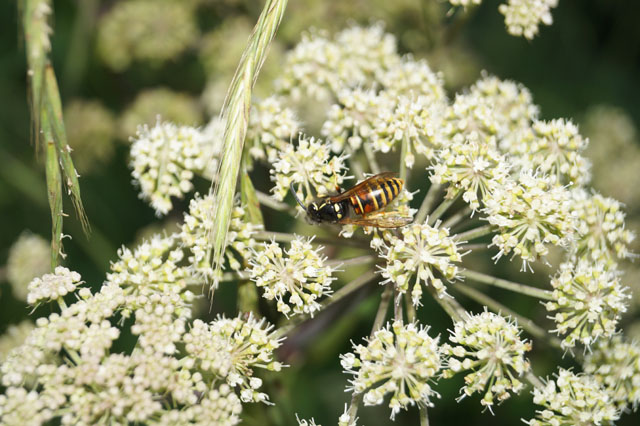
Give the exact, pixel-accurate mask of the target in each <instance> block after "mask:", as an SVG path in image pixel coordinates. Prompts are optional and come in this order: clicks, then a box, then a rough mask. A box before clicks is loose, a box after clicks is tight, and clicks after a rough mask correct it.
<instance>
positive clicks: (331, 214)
mask: <svg viewBox="0 0 640 426" xmlns="http://www.w3.org/2000/svg"><path fill="white" fill-rule="evenodd" d="M343 204H344V203H343V202H338V203H334V202H331V201H330V200H328V199H326V200H322V201H315V202H313V203H311V204H309V206H308V207H307V214H308V215H309V218H310V219H311V220H313V221H315V222H337V221H339V220H340V219H342V218H344V216H345V214H346V213H345V206H344V205H343Z"/></svg>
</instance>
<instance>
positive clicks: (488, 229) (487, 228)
mask: <svg viewBox="0 0 640 426" xmlns="http://www.w3.org/2000/svg"><path fill="white" fill-rule="evenodd" d="M495 229H496V228H495V227H494V226H493V225H484V226H480V227H478V228H474V229H470V230H469V231H465V232H461V233H459V234H456V238H457V240H458V241H459V242H463V241H471V240H475V239H476V238H480V237H484V236H485V235H489V234H491V233H492V232H494V231H495Z"/></svg>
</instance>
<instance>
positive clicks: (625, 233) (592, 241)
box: [572, 191, 635, 265]
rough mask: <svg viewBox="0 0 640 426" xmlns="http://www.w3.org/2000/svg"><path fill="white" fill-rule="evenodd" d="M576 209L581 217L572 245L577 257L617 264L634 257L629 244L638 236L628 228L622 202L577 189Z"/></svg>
mask: <svg viewBox="0 0 640 426" xmlns="http://www.w3.org/2000/svg"><path fill="white" fill-rule="evenodd" d="M573 195H574V207H573V208H574V210H575V211H576V214H577V218H578V229H577V234H578V238H577V241H576V242H575V244H574V245H573V246H572V249H573V251H574V253H573V254H575V255H576V256H578V257H583V256H587V257H590V258H591V259H592V260H593V261H600V260H602V261H606V262H607V263H610V264H612V265H613V264H616V263H617V262H618V260H622V259H626V258H629V257H631V256H632V254H631V252H630V250H629V245H630V244H631V242H632V241H633V240H634V238H635V235H634V234H633V233H632V232H631V231H629V230H628V229H625V223H624V218H625V214H624V212H623V211H622V205H621V204H620V202H618V201H616V200H614V199H613V198H606V197H603V196H602V195H600V194H594V195H589V194H588V193H587V192H586V191H574V192H573Z"/></svg>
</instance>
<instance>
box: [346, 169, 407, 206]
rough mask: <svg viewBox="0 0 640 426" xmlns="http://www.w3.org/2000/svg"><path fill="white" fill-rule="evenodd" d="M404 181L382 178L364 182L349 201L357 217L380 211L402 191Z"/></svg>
mask: <svg viewBox="0 0 640 426" xmlns="http://www.w3.org/2000/svg"><path fill="white" fill-rule="evenodd" d="M403 184H404V181H403V180H402V179H398V178H395V177H383V178H379V179H375V180H372V181H370V182H366V185H364V186H362V188H359V189H358V190H357V192H356V193H355V194H353V195H351V197H349V201H350V203H351V206H352V207H353V210H354V212H355V213H356V214H358V215H366V214H369V213H371V212H373V211H376V210H380V209H382V208H384V207H385V206H387V205H388V204H389V203H390V202H391V201H393V200H394V198H396V197H397V196H398V194H399V193H400V191H401V190H402V186H403Z"/></svg>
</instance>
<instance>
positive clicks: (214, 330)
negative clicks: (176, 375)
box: [183, 315, 282, 402]
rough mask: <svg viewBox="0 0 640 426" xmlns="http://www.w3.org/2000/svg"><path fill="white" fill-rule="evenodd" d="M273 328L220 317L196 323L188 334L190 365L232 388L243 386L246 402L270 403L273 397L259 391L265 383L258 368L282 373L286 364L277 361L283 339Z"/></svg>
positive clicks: (251, 317)
mask: <svg viewBox="0 0 640 426" xmlns="http://www.w3.org/2000/svg"><path fill="white" fill-rule="evenodd" d="M272 329H273V326H272V325H268V324H266V323H265V320H264V319H262V320H260V321H258V320H256V319H255V318H253V316H252V315H249V317H248V318H247V319H246V320H244V319H242V318H240V317H237V318H232V319H228V318H224V317H221V318H218V319H217V320H215V321H212V322H210V323H208V324H207V323H205V322H203V321H201V320H195V321H194V322H193V325H192V326H191V329H190V330H189V331H188V332H187V333H186V334H185V335H184V338H183V340H184V343H185V349H186V351H187V353H188V354H189V359H190V362H192V363H194V364H196V365H197V366H198V367H199V368H200V369H201V370H203V371H205V372H208V373H211V374H213V375H215V376H216V377H218V378H220V379H223V380H225V381H226V383H227V384H228V385H229V386H231V387H232V388H235V387H239V389H240V398H241V399H242V401H243V402H251V401H253V402H268V399H269V396H268V395H267V394H265V393H262V392H258V389H259V388H260V386H262V380H261V379H260V378H258V377H255V376H254V368H264V369H267V370H271V371H280V369H281V368H282V364H280V363H279V362H277V361H273V351H274V350H276V349H277V348H278V347H280V344H281V342H282V339H278V338H276V337H274V336H273V335H272V333H271V330H272Z"/></svg>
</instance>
